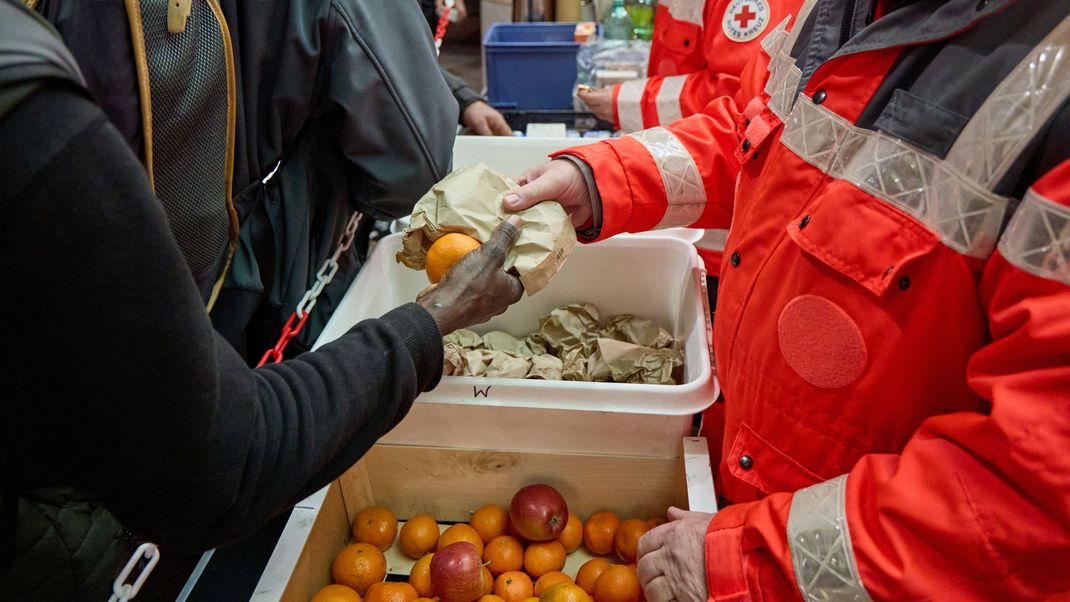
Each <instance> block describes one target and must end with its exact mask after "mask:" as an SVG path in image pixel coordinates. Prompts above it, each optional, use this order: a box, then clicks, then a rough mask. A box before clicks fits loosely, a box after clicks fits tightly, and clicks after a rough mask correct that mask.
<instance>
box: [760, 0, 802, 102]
mask: <svg viewBox="0 0 1070 602" xmlns="http://www.w3.org/2000/svg"><path fill="white" fill-rule="evenodd" d="M789 18H790V17H787V18H785V19H784V20H783V21H781V23H780V25H777V27H776V29H774V30H773V31H772V33H770V34H769V35H768V36H766V37H765V39H764V40H762V49H763V50H765V53H766V54H768V55H769V79H768V80H766V82H765V93H766V94H768V95H769V110H770V111H772V112H773V114H774V115H776V116H777V117H778V118H779V119H780V120H781V121H785V120H786V119H787V117H788V115H789V114H790V113H791V105H792V101H794V100H795V92H796V91H797V90H798V88H799V81H800V80H801V79H802V71H800V70H799V68H798V67H796V66H795V59H793V58H791V54H790V51H791V45H790V41H791V39H792V35H793V34H791V33H789V32H788V31H787V29H786V28H787V26H788V19H789Z"/></svg>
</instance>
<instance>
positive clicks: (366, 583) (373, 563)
mask: <svg viewBox="0 0 1070 602" xmlns="http://www.w3.org/2000/svg"><path fill="white" fill-rule="evenodd" d="M331 575H332V576H333V577H334V580H335V581H336V582H337V583H341V584H342V585H345V586H347V587H351V588H353V589H355V590H357V593H358V594H360V595H362V596H363V595H364V594H365V593H367V591H368V588H369V587H371V585H372V584H373V583H377V582H379V581H382V580H383V579H385V578H386V556H383V552H382V551H381V550H379V548H377V547H376V546H373V545H372V544H370V543H355V544H350V545H348V546H346V547H345V549H343V550H342V551H341V552H339V553H338V555H337V556H335V557H334V562H332V563H331Z"/></svg>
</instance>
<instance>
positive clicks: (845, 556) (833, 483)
mask: <svg viewBox="0 0 1070 602" xmlns="http://www.w3.org/2000/svg"><path fill="white" fill-rule="evenodd" d="M846 497H847V475H840V476H838V477H836V478H835V479H832V480H830V481H825V482H824V483H818V484H816V485H812V486H810V487H807V488H806V489H800V490H799V491H796V492H795V495H794V496H793V497H792V500H791V510H790V512H789V514H788V546H789V547H790V548H791V562H792V564H793V565H794V568H795V580H796V581H797V582H798V584H799V592H800V593H801V594H802V597H803V600H806V601H807V602H840V601H843V602H847V601H859V602H862V601H868V600H870V597H869V593H867V592H866V588H865V586H863V585H862V578H861V577H860V576H859V575H858V566H857V565H856V564H855V555H854V549H853V548H852V547H851V533H850V531H849V530H848V528H847V515H846V510H845V507H844V506H845V502H846Z"/></svg>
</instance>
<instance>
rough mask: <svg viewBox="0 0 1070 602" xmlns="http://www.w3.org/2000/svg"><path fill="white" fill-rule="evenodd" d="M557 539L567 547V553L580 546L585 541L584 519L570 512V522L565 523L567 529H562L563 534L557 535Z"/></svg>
mask: <svg viewBox="0 0 1070 602" xmlns="http://www.w3.org/2000/svg"><path fill="white" fill-rule="evenodd" d="M557 541H558V543H560V544H561V545H562V546H564V547H565V553H566V554H571V553H572V552H574V551H576V548H578V547H580V544H581V543H583V521H582V520H580V517H578V516H576V515H575V514H572V513H569V515H568V522H567V523H565V529H564V530H563V531H561V535H558V536H557Z"/></svg>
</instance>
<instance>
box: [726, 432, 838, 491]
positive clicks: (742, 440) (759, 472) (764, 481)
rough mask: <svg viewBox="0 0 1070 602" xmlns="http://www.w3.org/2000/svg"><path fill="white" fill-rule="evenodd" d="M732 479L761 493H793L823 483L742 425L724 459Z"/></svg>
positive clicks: (817, 476)
mask: <svg viewBox="0 0 1070 602" xmlns="http://www.w3.org/2000/svg"><path fill="white" fill-rule="evenodd" d="M726 460H727V463H728V464H727V465H728V471H729V472H730V473H731V474H732V476H733V477H735V478H737V479H739V480H741V481H743V482H744V483H747V484H748V485H750V486H751V487H754V488H756V489H758V490H760V491H762V492H763V493H775V492H777V491H795V490H797V489H802V488H803V487H807V486H809V485H813V484H814V483H817V482H820V481H823V480H825V479H824V478H822V477H821V476H820V475H817V474H815V473H813V472H811V471H809V470H807V469H806V467H804V466H803V465H802V464H799V463H798V462H796V461H795V460H793V459H792V458H791V457H790V456H788V455H787V454H785V453H784V452H782V451H780V450H779V449H777V448H776V447H774V446H773V444H771V443H769V442H768V441H766V440H765V439H764V438H762V437H761V435H759V434H758V433H757V432H755V431H754V429H752V428H751V427H750V426H748V425H747V423H745V422H744V423H742V424H741V425H740V427H739V431H738V432H737V433H736V437H735V439H734V440H733V441H732V449H731V450H729V452H728V457H727V458H726Z"/></svg>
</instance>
